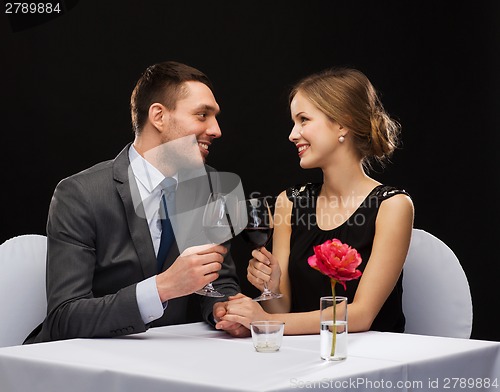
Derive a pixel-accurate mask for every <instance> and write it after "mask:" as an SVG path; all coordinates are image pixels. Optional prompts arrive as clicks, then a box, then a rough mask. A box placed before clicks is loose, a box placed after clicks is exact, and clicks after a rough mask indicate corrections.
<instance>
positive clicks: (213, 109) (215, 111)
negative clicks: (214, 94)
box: [195, 104, 220, 114]
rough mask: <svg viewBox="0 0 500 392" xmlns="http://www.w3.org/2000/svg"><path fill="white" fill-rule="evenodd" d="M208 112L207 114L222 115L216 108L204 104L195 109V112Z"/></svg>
mask: <svg viewBox="0 0 500 392" xmlns="http://www.w3.org/2000/svg"><path fill="white" fill-rule="evenodd" d="M200 110H201V111H206V112H214V113H215V114H220V109H217V108H216V107H215V106H212V105H207V104H202V105H199V106H197V107H196V108H195V111H197V112H198V111H200Z"/></svg>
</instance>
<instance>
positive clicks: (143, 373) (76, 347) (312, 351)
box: [0, 323, 500, 392]
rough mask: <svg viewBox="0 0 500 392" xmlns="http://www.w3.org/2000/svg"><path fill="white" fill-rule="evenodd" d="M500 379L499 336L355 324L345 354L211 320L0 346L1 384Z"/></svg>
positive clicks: (451, 384) (315, 341)
mask: <svg viewBox="0 0 500 392" xmlns="http://www.w3.org/2000/svg"><path fill="white" fill-rule="evenodd" d="M285 330H286V326H285ZM499 379H500V342H493V341H485V340H474V339H459V338H449V337H437V336H424V335H413V334H407V333H389V332H375V331H369V332H360V333H349V335H348V356H347V359H345V360H342V361H325V360H322V359H321V358H320V337H319V335H298V336H284V337H283V341H282V344H281V348H280V349H279V351H276V352H270V353H262V352H257V351H256V350H255V349H254V347H253V344H252V339H251V337H245V338H235V337H232V336H230V335H228V334H227V333H225V332H223V331H218V330H215V329H214V328H213V327H212V326H210V325H208V324H206V323H192V324H181V325H173V326H166V327H158V328H150V329H149V330H147V331H146V332H144V333H140V334H134V335H127V336H122V337H114V338H92V339H68V340H61V341H53V342H47V343H38V344H31V345H19V346H12V347H3V348H0V391H1V392H28V391H29V392H68V391H71V392H100V391H103V392H104V391H105V392H149V391H151V392H153V391H154V392H159V391H204V392H205V391H218V392H219V391H297V390H304V391H310V390H335V391H375V390H392V391H446V390H456V391H500V380H499Z"/></svg>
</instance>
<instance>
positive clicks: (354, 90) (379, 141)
mask: <svg viewBox="0 0 500 392" xmlns="http://www.w3.org/2000/svg"><path fill="white" fill-rule="evenodd" d="M299 91H300V93H301V94H303V95H304V96H305V97H306V98H307V99H309V100H310V101H311V102H312V103H313V105H315V106H316V107H317V108H318V109H319V110H321V111H322V112H323V113H324V114H325V115H326V116H327V117H328V118H329V119H330V120H331V121H335V122H337V123H339V124H340V125H342V126H344V127H346V128H348V129H349V130H350V133H349V136H347V137H352V140H353V143H354V146H355V148H356V149H357V151H358V153H359V155H360V157H361V159H362V162H363V165H364V166H365V167H367V168H369V167H370V163H371V160H375V161H378V162H379V163H381V164H383V163H384V162H385V161H386V160H387V159H388V158H389V157H390V156H391V155H392V153H393V151H394V150H395V149H396V147H397V145H398V140H399V139H398V138H399V133H400V128H401V127H400V124H399V123H398V122H397V121H395V120H393V119H391V118H390V117H389V115H388V114H387V113H386V111H385V110H384V107H383V106H382V103H381V102H380V99H379V97H378V95H377V92H376V91H375V88H374V87H373V85H372V84H371V82H370V81H369V80H368V78H367V77H366V76H365V75H364V74H363V73H362V72H360V71H358V70H355V69H350V68H334V69H328V70H325V71H322V72H319V73H316V74H313V75H310V76H308V77H306V78H304V79H302V80H301V81H300V82H298V83H297V84H296V85H295V87H294V88H293V89H292V91H291V93H290V102H291V101H292V99H293V97H294V96H295V95H296V94H297V93H298V92H299Z"/></svg>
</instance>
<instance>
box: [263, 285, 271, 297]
mask: <svg viewBox="0 0 500 392" xmlns="http://www.w3.org/2000/svg"><path fill="white" fill-rule="evenodd" d="M270 292H271V291H270V290H269V289H268V288H267V282H264V291H263V293H265V294H267V293H270Z"/></svg>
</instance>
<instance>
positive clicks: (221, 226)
mask: <svg viewBox="0 0 500 392" xmlns="http://www.w3.org/2000/svg"><path fill="white" fill-rule="evenodd" d="M235 207H236V202H235V201H234V200H233V197H232V196H231V195H229V194H223V193H211V194H210V196H209V198H208V200H207V204H206V205H205V210H204V212H203V223H202V224H203V230H204V233H205V236H206V237H207V238H208V240H209V241H210V242H211V243H213V244H223V243H224V242H226V241H228V240H230V239H231V238H233V237H234V236H235V232H234V228H233V223H232V221H231V213H230V211H231V210H234V209H235ZM233 216H234V215H233ZM195 293H196V294H200V295H205V296H207V297H218V298H221V297H224V294H221V293H219V292H218V291H217V290H215V288H214V287H213V285H212V283H208V284H207V285H205V287H203V288H202V289H200V290H197V291H195Z"/></svg>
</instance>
